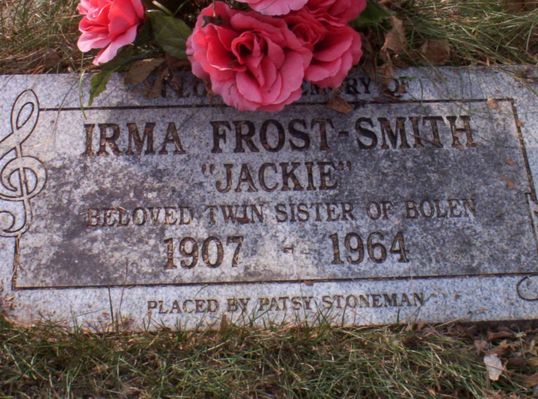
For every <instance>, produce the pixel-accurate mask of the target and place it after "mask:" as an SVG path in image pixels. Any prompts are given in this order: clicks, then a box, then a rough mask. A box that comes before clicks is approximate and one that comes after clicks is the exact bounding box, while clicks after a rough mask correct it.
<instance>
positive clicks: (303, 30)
mask: <svg viewBox="0 0 538 399" xmlns="http://www.w3.org/2000/svg"><path fill="white" fill-rule="evenodd" d="M284 19H285V20H286V22H287V24H288V27H289V28H290V29H291V30H292V31H293V32H294V33H295V34H296V35H297V37H298V38H299V39H300V40H301V41H302V42H303V44H304V45H305V46H306V47H307V48H309V49H310V50H312V53H313V57H312V62H311V63H310V66H309V67H308V68H307V69H306V73H305V78H306V80H308V81H310V82H312V83H314V84H316V85H318V86H320V87H330V88H336V87H339V86H340V85H341V84H342V82H343V81H344V79H345V77H346V76H347V74H348V73H349V70H350V69H351V67H352V66H353V65H355V64H356V63H358V62H359V60H360V58H361V56H362V50H361V44H362V43H361V37H360V35H359V34H358V33H357V32H356V31H355V30H354V29H353V28H351V27H349V26H347V25H338V24H336V25H335V24H333V23H332V19H331V17H330V16H328V15H327V14H322V13H319V12H318V14H317V15H315V14H314V13H312V12H310V11H309V10H308V9H306V8H304V9H302V10H301V11H298V12H294V13H291V14H289V15H286V16H285V17H284Z"/></svg>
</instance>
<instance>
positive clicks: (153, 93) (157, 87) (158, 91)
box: [146, 68, 168, 98]
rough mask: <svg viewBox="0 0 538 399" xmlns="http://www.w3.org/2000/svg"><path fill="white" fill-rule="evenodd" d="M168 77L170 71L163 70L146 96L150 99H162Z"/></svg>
mask: <svg viewBox="0 0 538 399" xmlns="http://www.w3.org/2000/svg"><path fill="white" fill-rule="evenodd" d="M167 76H168V69H167V68H162V69H161V71H160V72H159V74H158V75H157V77H156V78H155V82H153V84H152V85H151V87H150V89H149V91H148V92H147V94H146V96H147V97H149V98H158V97H160V96H161V95H162V92H163V86H164V82H165V80H166V78H167Z"/></svg>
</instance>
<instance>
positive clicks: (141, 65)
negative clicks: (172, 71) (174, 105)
mask: <svg viewBox="0 0 538 399" xmlns="http://www.w3.org/2000/svg"><path fill="white" fill-rule="evenodd" d="M163 62H164V58H149V59H147V60H140V61H136V62H135V63H133V65H131V67H130V68H129V70H128V71H127V73H126V74H125V78H124V79H125V84H128V85H136V84H139V83H142V82H143V81H145V80H146V79H147V78H148V77H149V75H150V74H151V73H152V72H153V71H154V70H156V69H157V68H159V67H160V66H161V65H162V64H163Z"/></svg>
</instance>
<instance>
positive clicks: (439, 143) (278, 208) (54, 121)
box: [0, 77, 538, 317]
mask: <svg viewBox="0 0 538 399" xmlns="http://www.w3.org/2000/svg"><path fill="white" fill-rule="evenodd" d="M191 79H192V78H186V79H185V82H186V83H185V84H184V85H183V90H184V92H183V93H176V94H175V95H176V96H179V98H180V99H181V98H182V97H181V96H183V101H180V102H178V103H177V104H174V103H173V101H172V103H170V102H166V103H164V104H162V105H160V104H151V103H149V104H145V105H127V106H112V105H106V104H105V105H103V106H95V107H89V108H86V109H84V110H83V111H81V110H80V109H79V108H77V107H50V108H47V107H43V106H40V105H39V100H38V97H37V95H36V94H35V93H34V91H24V92H23V94H21V95H20V96H19V97H18V98H17V99H16V101H15V102H14V104H13V106H12V116H11V132H10V134H8V135H7V136H5V137H4V138H3V140H2V141H0V168H1V169H2V172H1V173H2V174H1V177H2V180H1V181H2V190H0V200H3V201H4V202H5V203H9V204H11V205H10V206H6V207H4V208H5V209H4V208H2V206H1V204H2V202H0V222H1V223H0V236H4V237H15V238H16V241H17V243H16V246H15V256H14V258H13V271H12V278H11V285H12V289H13V290H14V291H21V292H27V291H28V292H34V291H40V290H58V292H63V291H64V290H65V291H70V290H74V291H76V290H84V289H91V290H96V292H100V291H99V290H101V289H106V290H108V291H109V292H110V290H111V289H121V290H125V289H127V290H135V289H138V288H140V289H142V290H144V291H143V294H136V298H137V299H136V300H135V302H136V304H132V305H130V306H131V307H132V308H136V309H138V310H137V311H132V312H131V313H132V314H135V313H136V312H143V313H145V314H152V315H154V316H159V315H160V316H162V317H169V316H172V315H208V314H215V315H217V314H219V315H222V314H226V313H230V314H237V313H241V312H247V311H248V312H251V313H252V312H254V313H262V314H263V313H275V312H277V313H278V312H291V313H293V312H299V313H300V312H312V313H315V312H319V311H336V312H338V311H343V310H346V309H355V310H357V311H361V309H362V311H365V310H366V309H370V310H372V311H375V309H387V308H393V309H400V308H402V309H403V308H415V309H419V308H421V307H425V306H428V301H431V300H432V299H431V298H434V297H436V290H435V289H434V288H429V287H428V285H427V284H426V285H420V284H418V285H417V284H414V283H413V281H430V280H432V279H433V280H436V281H443V280H444V279H445V280H447V281H451V280H450V279H460V278H464V279H472V278H475V277H479V278H489V277H491V278H503V277H504V276H507V277H510V278H516V280H515V281H516V284H513V287H512V288H511V290H512V291H513V292H514V293H515V295H516V296H515V298H518V300H521V301H523V302H530V301H534V300H536V299H538V298H536V295H535V292H533V291H532V289H530V290H529V289H528V287H527V286H528V285H529V279H532V278H534V277H533V276H534V275H535V274H536V270H537V251H538V245H537V243H538V241H537V232H536V228H535V215H536V209H537V205H536V192H535V187H534V183H533V177H532V173H531V170H530V166H529V159H528V154H527V149H526V146H525V141H524V139H523V137H522V133H521V129H520V127H521V126H520V124H519V122H518V115H517V107H516V105H515V103H514V100H513V99H511V98H497V99H495V100H492V99H486V98H463V99H450V100H445V99H431V100H430V99H426V100H415V99H409V98H406V99H404V98H400V99H398V100H397V101H387V100H383V99H379V97H374V96H373V95H372V94H371V93H370V91H374V84H373V83H372V82H371V81H370V80H369V79H367V78H364V77H362V78H360V79H355V78H350V79H349V80H348V81H347V82H346V86H345V90H346V91H345V93H344V94H349V95H354V96H359V97H360V96H362V97H361V99H360V100H350V103H351V104H352V105H354V106H355V107H354V111H353V112H351V113H349V114H345V115H343V114H339V113H336V112H334V111H331V110H329V109H327V108H326V107H325V105H324V101H320V100H317V101H315V99H316V98H318V97H316V96H313V97H312V101H310V98H309V97H308V95H307V96H305V101H304V102H303V103H299V104H297V105H293V106H289V107H288V108H287V109H286V110H285V111H283V112H280V113H278V114H265V113H257V114H253V113H239V112H237V111H234V110H232V109H229V108H226V107H223V106H220V105H218V104H217V105H215V104H211V103H207V104H205V103H199V102H196V101H194V100H193V101H192V102H190V101H189V100H188V98H189V97H190V96H195V95H196V91H195V90H194V89H193V88H198V86H197V85H196V84H195V85H194V86H193V88H191V89H192V90H191V92H190V94H186V93H187V91H188V87H187V83H188V82H190V81H191ZM395 82H396V83H395V84H396V85H398V84H401V85H402V87H404V88H406V87H407V85H408V84H409V83H408V82H406V81H404V80H402V81H395ZM196 90H198V89H196ZM305 90H306V91H308V88H306V89H305ZM353 91H354V92H353ZM169 96H170V94H169ZM200 97H201V96H200ZM492 101H494V107H492ZM0 139H2V136H0ZM384 281H386V282H391V281H393V282H395V284H400V283H401V284H404V285H399V286H397V285H394V286H388V285H387V286H385V287H383V286H376V288H375V289H373V288H368V289H366V288H365V287H368V286H367V284H374V283H376V282H384ZM323 284H325V285H323ZM405 284H407V285H405ZM273 286H274V287H280V288H275V289H274V290H271V289H268V287H273ZM316 286H317V287H318V288H315V287H316ZM167 287H169V288H170V289H175V291H160V290H165V289H167ZM191 287H192V288H194V290H190V289H191ZM196 287H200V290H202V287H205V288H207V287H214V290H213V291H211V290H209V291H208V290H205V288H204V291H203V292H201V291H197V289H198V288H196ZM226 287H229V289H230V291H229V292H227V293H218V290H219V289H228V288H226ZM283 287H285V289H284V288H283ZM313 287H314V288H313ZM182 290H184V291H182ZM189 290H190V291H189ZM279 290H280V291H279ZM277 291H278V292H277ZM137 292H138V291H137ZM140 292H142V291H140ZM212 292H213V293H212ZM133 295H134V294H133ZM177 317H179V316H177Z"/></svg>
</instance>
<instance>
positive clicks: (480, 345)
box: [474, 339, 489, 355]
mask: <svg viewBox="0 0 538 399" xmlns="http://www.w3.org/2000/svg"><path fill="white" fill-rule="evenodd" d="M474 348H475V349H476V354H477V355H480V354H481V353H484V352H486V351H487V350H488V348H489V343H488V341H485V340H483V339H475V341H474Z"/></svg>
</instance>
